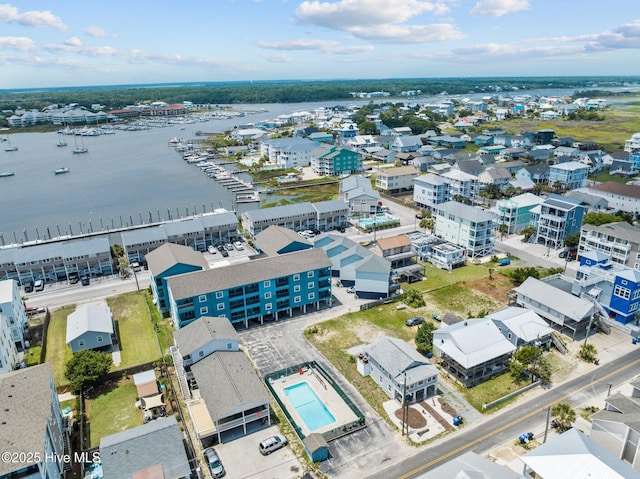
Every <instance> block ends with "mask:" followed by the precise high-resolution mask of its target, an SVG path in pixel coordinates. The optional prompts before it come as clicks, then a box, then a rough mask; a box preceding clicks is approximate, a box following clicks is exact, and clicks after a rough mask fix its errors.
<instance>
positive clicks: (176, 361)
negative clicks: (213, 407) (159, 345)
mask: <svg viewBox="0 0 640 479" xmlns="http://www.w3.org/2000/svg"><path fill="white" fill-rule="evenodd" d="M169 351H170V352H171V356H172V357H173V365H174V369H175V372H176V377H177V378H178V384H179V385H180V392H182V399H184V400H185V401H189V400H191V391H190V390H189V383H188V382H187V376H186V374H185V372H184V363H183V362H182V354H180V351H178V348H176V347H175V346H172V347H171V348H170V349H169Z"/></svg>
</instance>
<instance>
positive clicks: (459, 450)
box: [398, 358, 640, 479]
mask: <svg viewBox="0 0 640 479" xmlns="http://www.w3.org/2000/svg"><path fill="white" fill-rule="evenodd" d="M638 363H640V358H639V359H636V360H635V361H633V362H631V363H627V364H625V365H624V367H621V368H618V369H616V370H614V371H611V372H610V373H609V374H606V375H604V376H601V377H600V378H599V381H603V380H606V379H607V378H609V377H611V376H613V375H614V374H617V373H618V372H620V371H623V370H625V369H628V368H630V367H632V366H634V365H636V364H638ZM590 387H593V381H591V382H590V383H588V384H585V385H584V386H582V387H581V388H579V389H576V390H575V391H572V392H571V393H569V394H565V395H564V396H562V397H560V398H558V399H557V400H555V401H553V402H550V403H547V404H545V405H544V406H540V407H538V408H537V409H535V410H533V411H531V412H530V413H528V414H526V415H525V416H521V417H519V418H518V419H516V420H514V421H511V422H510V423H507V424H505V425H503V426H501V427H499V428H498V429H494V430H493V431H491V432H488V433H487V434H485V435H484V436H480V437H478V438H477V439H474V440H473V441H471V442H468V443H467V444H464V445H462V446H460V447H458V448H456V449H454V450H452V451H449V452H448V453H446V454H444V455H442V456H440V457H438V458H437V459H433V460H432V461H430V462H427V463H426V464H423V465H422V466H420V467H417V468H416V469H414V470H413V471H410V472H407V473H406V474H404V475H402V476H399V477H398V479H408V478H409V477H412V476H414V475H415V474H417V473H419V472H421V471H424V470H425V469H428V468H430V467H432V466H434V465H436V464H438V463H440V462H442V461H444V460H445V459H448V458H450V457H451V456H454V455H456V454H458V453H460V452H462V451H464V450H465V449H469V448H471V447H473V446H475V445H476V444H478V443H479V442H482V441H484V440H485V439H487V438H489V437H491V436H494V435H496V434H497V433H500V432H502V431H504V430H505V429H509V428H510V427H512V426H515V425H516V424H518V423H520V422H522V421H524V420H525V419H529V418H530V417H531V416H535V415H536V414H538V413H540V412H542V411H544V410H545V409H547V408H548V407H549V406H550V405H551V404H555V403H558V402H562V401H563V400H565V399H567V398H568V397H570V396H573V395H574V394H577V393H580V392H582V391H584V390H585V389H588V388H590Z"/></svg>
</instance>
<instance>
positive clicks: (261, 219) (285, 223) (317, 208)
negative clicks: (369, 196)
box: [240, 180, 371, 237]
mask: <svg viewBox="0 0 640 479" xmlns="http://www.w3.org/2000/svg"><path fill="white" fill-rule="evenodd" d="M367 181H369V180H367ZM369 184H371V183H369ZM348 216H349V207H348V206H347V203H346V202H345V201H342V200H329V201H320V202H318V203H294V204H291V205H285V206H276V207H273V208H262V209H258V210H249V211H245V212H244V213H242V215H240V221H241V222H242V228H243V230H244V231H245V232H246V233H249V234H250V235H251V236H252V237H254V236H255V235H257V234H258V233H260V232H261V231H263V230H265V229H267V228H268V227H269V226H281V227H283V228H288V229H291V230H294V231H305V230H316V229H317V230H319V231H329V230H332V229H335V228H343V227H345V226H347V224H348V222H347V220H348Z"/></svg>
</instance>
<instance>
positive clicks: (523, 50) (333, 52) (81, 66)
mask: <svg viewBox="0 0 640 479" xmlns="http://www.w3.org/2000/svg"><path fill="white" fill-rule="evenodd" d="M1 1H2V0H0V2H1ZM634 15H635V16H634ZM638 59H640V9H639V8H638V0H610V1H608V2H606V1H602V0H554V1H549V0H432V1H421V0H327V1H322V0H320V1H292V0H180V1H168V0H154V1H151V0H129V1H126V2H125V1H121V0H102V1H94V0H91V1H87V2H78V1H77V0H76V1H70V0H57V1H55V2H53V1H17V2H13V3H0V88H2V89H5V88H37V87H53V86H84V85H112V84H128V83H164V82H188V81H189V82H194V81H195V82H198V81H247V80H281V79H303V80H304V79H353V78H406V77H452V76H453V77H461V76H541V75H559V76H565V75H638V74H640V70H639V68H638V67H639V65H640V62H639V61H638Z"/></svg>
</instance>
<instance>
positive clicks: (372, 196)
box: [340, 175, 380, 215]
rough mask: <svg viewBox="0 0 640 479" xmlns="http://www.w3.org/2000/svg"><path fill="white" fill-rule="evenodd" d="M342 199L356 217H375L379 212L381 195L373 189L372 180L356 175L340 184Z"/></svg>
mask: <svg viewBox="0 0 640 479" xmlns="http://www.w3.org/2000/svg"><path fill="white" fill-rule="evenodd" d="M340 199H341V200H342V201H344V202H345V203H346V204H347V205H349V211H350V212H351V213H352V214H355V215H374V214H376V212H377V210H378V202H379V201H380V193H379V192H378V191H377V190H374V189H373V186H371V180H369V178H366V177H364V176H360V175H356V176H350V177H348V178H345V179H344V180H342V181H341V182H340Z"/></svg>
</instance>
